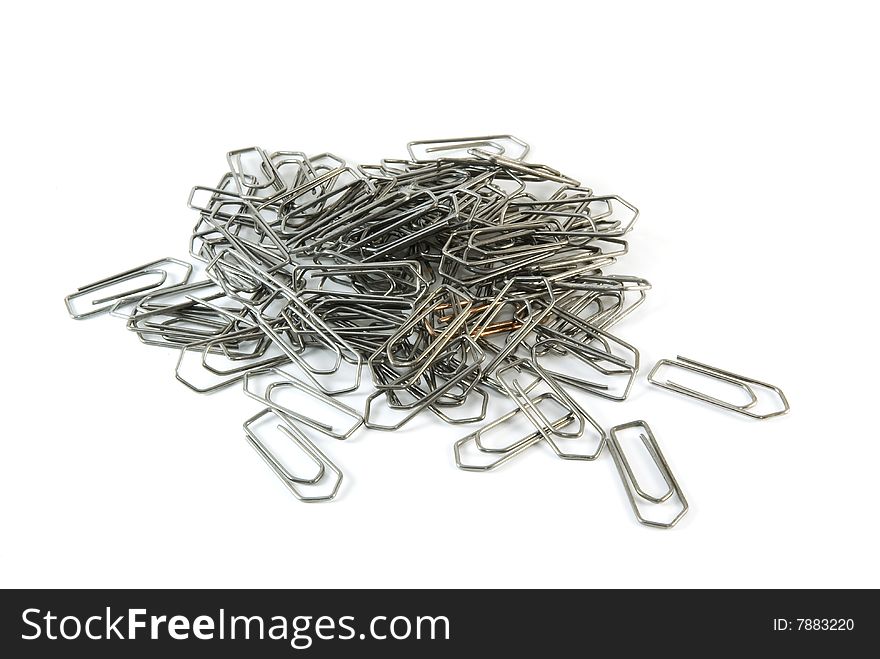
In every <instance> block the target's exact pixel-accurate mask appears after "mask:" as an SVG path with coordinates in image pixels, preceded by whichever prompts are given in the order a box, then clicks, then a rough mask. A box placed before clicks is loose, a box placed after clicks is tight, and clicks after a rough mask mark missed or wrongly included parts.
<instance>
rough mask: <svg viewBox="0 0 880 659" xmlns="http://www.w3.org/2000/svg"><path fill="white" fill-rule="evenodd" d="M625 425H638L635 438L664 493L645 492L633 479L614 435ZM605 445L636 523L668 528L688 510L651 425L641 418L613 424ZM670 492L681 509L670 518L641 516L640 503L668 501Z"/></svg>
mask: <svg viewBox="0 0 880 659" xmlns="http://www.w3.org/2000/svg"><path fill="white" fill-rule="evenodd" d="M628 428H640V429H641V430H642V431H643V432H641V433H639V438H640V439H641V440H642V443H643V444H644V446H645V449H646V450H647V451H648V453H649V455H650V456H651V459H652V460H653V462H654V464H655V465H656V467H657V470H658V471H659V472H660V476H661V477H662V478H663V480H664V481H665V482H666V485H667V490H666V492H665V493H663V494H662V495H660V496H654V495H652V494H648V493H647V492H645V490H644V489H643V488H642V487H641V485H640V484H639V481H638V480H637V479H636V476H635V474H634V473H633V470H632V467H631V466H630V463H629V460H628V459H627V457H626V454H625V453H624V452H623V449H622V448H621V445H620V439H619V437H618V435H619V433H620V432H621V431H623V430H626V429H628ZM608 448H609V449H610V451H611V457H612V458H614V466H615V467H617V473H618V474H620V480H621V481H622V482H623V487H624V490H626V496H627V498H628V499H629V503H630V505H631V506H632V509H633V512H634V513H635V515H636V519H638V520H639V523H640V524H644V525H645V526H652V527H655V528H659V529H671V528H672V527H673V526H675V525H676V524H678V521H679V520H680V519H681V518H682V517H684V514H685V513H686V512H687V511H688V502H687V499H685V497H684V493H683V492H682V491H681V487H679V485H678V481H676V480H675V476H673V475H672V471H671V470H670V469H669V464H668V463H667V462H666V458H664V457H663V453H662V452H661V451H660V446H659V445H658V444H657V440H656V439H655V438H654V433H652V432H651V428H650V427H649V426H648V424H647V423H645V422H644V421H630V422H629V423H624V424H622V425H619V426H614V427H613V428H612V429H611V431H610V436H609V438H608ZM673 495H675V497H676V498H677V499H678V501H679V503H680V506H681V509H680V510H679V512H678V513H677V514H676V515H675V516H674V517H673V518H672V519H671V520H670V521H668V522H662V521H656V520H652V519H648V518H647V517H645V516H644V515H642V512H641V509H640V508H639V505H640V503H641V504H642V505H646V504H651V505H660V504H663V503H666V502H667V501H670V500H671V499H672V497H673Z"/></svg>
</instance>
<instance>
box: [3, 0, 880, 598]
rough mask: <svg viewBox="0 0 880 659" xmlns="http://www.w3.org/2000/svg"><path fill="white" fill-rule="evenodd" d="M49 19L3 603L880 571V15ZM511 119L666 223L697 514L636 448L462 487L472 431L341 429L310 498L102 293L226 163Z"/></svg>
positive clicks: (588, 179)
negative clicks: (328, 483)
mask: <svg viewBox="0 0 880 659" xmlns="http://www.w3.org/2000/svg"><path fill="white" fill-rule="evenodd" d="M729 7H730V8H729V9H726V10H725V9H719V8H717V7H715V6H714V5H711V4H709V3H698V2H695V3H640V4H629V3H610V2H609V3H600V4H592V5H589V4H587V3H571V4H564V3H554V2H542V3H528V4H520V3H515V2H504V3H495V2H493V3H478V2H464V3H457V2H442V3H433V4H430V5H427V6H425V5H422V4H420V3H401V4H400V5H394V4H390V3H383V2H375V1H373V2H360V3H345V2H327V3H280V2H279V3H266V4H264V3H257V2H234V3H220V2H212V3H204V4H201V3H199V4H197V3H180V2H176V3H171V4H169V5H164V4H162V3H150V4H149V5H144V7H143V8H142V9H141V10H134V9H131V8H128V6H127V5H125V4H123V3H108V4H101V5H99V4H93V3H85V4H84V3H57V4H49V5H46V4H42V3H18V4H16V5H14V6H10V7H7V8H6V9H5V10H4V14H5V16H4V20H3V27H2V31H3V35H2V39H0V48H2V59H3V70H4V74H3V79H4V101H3V104H2V109H0V113H2V115H3V120H2V129H0V130H2V140H3V147H4V149H3V151H4V156H3V158H2V164H0V167H2V170H3V171H2V173H3V181H4V202H5V203H4V212H3V228H4V242H3V249H2V260H0V262H2V266H0V267H2V269H3V271H2V276H3V282H4V288H5V296H6V297H5V304H4V307H3V323H2V332H3V342H4V345H5V346H6V354H5V358H4V370H5V378H4V393H3V398H2V401H3V402H2V405H3V426H4V427H3V430H2V434H3V442H2V453H0V520H2V527H0V535H2V536H3V541H2V544H0V585H2V586H6V587H13V586H17V587H37V586H42V587H50V586H96V587H99V586H116V587H136V586H141V587H153V586H156V587H160V586H187V587H190V586H216V587H220V586H231V587H238V586H242V587H244V586H252V587H273V586H278V587H307V586H308V587H333V586H336V587H341V586H382V587H384V586H389V587H391V586H403V587H430V586H439V587H447V586H501V587H507V586H529V587H539V586H547V587H560V586H563V587H566V586H578V587H584V586H588V587H590V586H596V587H640V586H647V587H655V586H672V587H710V586H712V587H714V586H728V587H746V586H752V587H785V586H789V587H808V586H820V587H863V586H872V587H878V586H880V578H878V568H877V560H876V559H877V541H876V539H877V535H876V527H877V525H876V520H875V518H874V513H875V510H876V500H877V487H876V473H877V466H878V464H880V448H878V446H880V438H878V433H877V425H876V421H875V414H874V410H875V409H876V408H877V405H878V398H877V384H876V383H877V373H878V359H877V347H876V342H877V336H876V334H877V332H876V323H875V318H876V311H875V310H876V290H877V281H878V280H877V276H876V273H877V268H876V263H877V250H878V229H877V225H878V220H880V217H878V210H877V209H878V201H877V190H878V184H877V182H878V174H880V171H878V169H880V168H878V164H877V163H878V155H877V154H878V147H880V140H878V127H877V126H878V117H880V107H878V100H877V65H878V62H880V59H878V55H880V52H878V51H880V49H878V46H877V43H878V41H877V35H876V26H877V16H876V15H874V13H873V11H872V10H871V9H870V4H869V3H864V4H862V3H847V2H835V3H825V4H824V5H822V4H817V3H803V2H799V3H794V2H792V3H782V2H760V3H749V2H740V3H736V4H731V5H730V6H729ZM495 132H512V133H514V134H516V135H517V136H519V137H522V138H523V139H525V140H527V141H528V142H529V143H530V144H531V145H532V153H531V154H530V159H531V160H534V161H537V162H544V163H547V164H549V165H551V166H553V167H556V168H558V169H560V170H562V171H564V172H566V173H569V174H571V175H573V176H575V177H578V178H580V179H581V180H582V181H584V183H585V184H588V185H590V186H592V187H593V188H594V189H595V190H596V191H597V192H599V193H604V192H608V193H618V194H620V195H622V196H624V197H625V198H626V199H628V200H630V201H632V202H633V203H634V204H636V205H637V206H638V207H639V208H640V210H641V218H640V220H639V223H638V224H637V226H636V229H635V231H634V233H632V234H631V243H630V254H629V256H627V257H626V258H625V259H623V260H622V262H621V263H620V264H619V266H618V268H617V271H618V272H628V273H633V274H638V275H642V276H644V277H646V278H648V279H649V280H650V281H651V282H652V283H653V284H654V289H653V290H652V291H651V292H650V294H649V298H648V301H647V302H646V303H645V305H644V306H643V307H642V308H640V309H639V310H638V312H637V313H636V314H635V315H634V316H633V317H631V318H630V319H628V320H627V321H625V322H624V323H622V324H621V325H619V326H617V327H616V328H615V332H616V333H618V334H620V335H621V336H622V337H623V338H625V339H627V340H629V341H630V342H632V343H634V344H635V345H636V346H638V347H639V348H640V349H641V351H642V359H643V364H644V365H645V367H644V368H643V371H642V374H641V376H640V378H639V381H638V382H637V384H636V387H635V389H634V391H633V395H632V398H631V400H630V401H628V402H625V403H619V404H611V403H606V404H602V403H600V402H597V403H596V405H595V407H592V408H591V409H592V410H593V411H594V412H595V414H596V416H597V418H599V419H600V420H601V421H602V423H603V424H604V425H605V426H606V427H607V426H610V425H614V424H617V423H623V422H625V421H629V420H632V419H636V418H644V419H646V420H648V421H649V422H650V423H651V425H652V427H653V429H654V431H655V434H656V435H657V438H658V440H659V441H660V443H661V446H662V447H663V448H664V450H665V452H666V455H667V458H668V459H669V461H670V463H671V466H672V468H673V470H674V472H675V473H676V475H677V476H678V478H679V480H680V482H681V484H682V486H683V488H684V489H685V492H686V493H687V495H688V497H689V499H690V502H691V506H692V508H691V511H690V513H689V514H688V515H687V516H686V517H685V518H684V520H683V521H682V522H681V524H680V525H679V526H678V527H677V528H675V529H673V530H671V531H666V532H664V531H656V530H652V529H647V528H643V527H641V526H639V525H638V524H636V522H635V521H634V518H633V516H632V512H631V511H630V509H629V506H628V504H627V502H626V500H625V498H624V495H623V489H622V487H621V484H620V482H619V479H618V476H617V474H616V473H615V471H614V468H613V465H612V462H611V460H610V458H609V456H608V455H607V454H606V455H604V456H602V459H601V460H599V461H597V462H596V463H576V462H575V463H573V462H566V461H561V460H558V459H556V458H555V457H553V456H552V455H551V454H550V452H549V451H544V450H533V451H532V452H531V453H530V454H528V455H526V456H523V457H522V458H521V459H520V460H518V461H516V462H513V463H510V464H509V465H506V467H505V468H503V469H501V470H499V471H498V472H496V473H491V474H474V473H465V472H462V471H459V470H457V469H456V468H455V466H454V464H453V460H452V451H451V445H452V443H453V441H454V440H455V439H457V438H458V437H460V436H461V435H462V434H463V432H464V431H463V430H462V429H461V428H456V427H448V426H445V425H442V424H435V423H432V422H431V421H430V420H429V419H425V420H423V421H419V422H417V423H415V424H414V425H413V426H412V429H411V430H410V428H409V427H407V429H406V430H405V431H403V432H399V433H395V434H382V433H362V434H359V435H357V436H356V438H355V439H352V440H351V441H350V442H348V443H344V444H342V443H333V442H332V441H328V442H325V443H323V444H322V446H324V447H325V448H326V450H327V452H328V453H329V454H330V455H331V457H332V458H334V459H335V460H336V461H337V462H338V463H339V464H340V465H341V467H342V469H343V470H344V471H345V474H346V477H345V481H344V483H343V491H342V493H341V495H340V498H339V500H338V501H335V502H332V503H330V504H326V505H317V506H308V505H303V504H301V503H299V502H297V501H296V500H295V499H294V498H293V497H292V496H291V495H290V494H289V493H288V492H287V491H286V490H285V488H284V487H283V486H282V485H281V483H280V482H279V481H278V480H277V479H276V478H275V476H274V475H273V474H272V473H271V472H270V471H269V470H268V469H267V467H266V466H265V464H264V463H263V462H262V461H261V460H260V459H259V458H258V456H257V455H256V454H255V453H254V451H253V450H252V449H251V448H250V447H249V446H248V445H247V444H246V442H245V440H244V437H243V433H242V430H241V423H242V421H243V420H244V419H245V418H246V417H247V416H249V415H251V414H253V413H254V412H256V411H257V410H258V407H256V406H255V405H256V404H255V403H252V401H248V400H247V399H245V398H244V396H243V395H242V394H241V393H240V392H239V391H238V389H237V388H236V389H233V390H229V391H224V392H222V393H219V394H217V395H213V396H199V395H197V394H195V393H193V392H191V391H189V390H188V389H186V388H185V387H183V385H181V384H180V383H178V382H176V381H175V380H174V378H173V367H174V362H175V359H176V354H175V353H174V352H172V351H164V350H161V349H158V348H150V347H147V346H144V345H141V344H140V343H139V342H138V341H137V339H136V337H135V336H134V335H133V334H131V333H129V332H126V331H125V329H124V324H123V323H122V322H121V321H118V320H115V319H111V318H100V319H96V320H90V321H79V322H76V321H73V320H71V319H69V318H68V317H67V314H66V311H65V309H64V305H63V303H62V299H63V297H64V295H66V294H67V293H70V292H72V291H73V290H74V289H75V288H76V287H77V286H79V285H82V284H84V283H86V282H89V281H93V280H95V279H98V278H100V277H102V276H105V275H109V274H113V273H115V272H118V271H121V270H124V269H126V268H128V267H131V266H134V265H138V264H140V263H143V262H146V261H149V260H152V259H155V258H159V257H162V256H178V257H180V256H184V255H185V254H186V247H187V240H188V236H189V233H190V229H191V227H192V225H193V224H194V222H195V219H196V218H195V216H194V215H193V213H192V211H188V210H187V209H186V207H185V202H186V198H187V194H188V192H189V189H190V187H191V186H193V185H195V184H207V185H211V184H213V183H215V182H216V181H217V180H218V179H219V176H220V174H221V173H222V172H223V170H224V167H225V153H226V151H228V150H231V149H234V148H240V147H245V146H251V145H254V144H258V145H261V146H263V147H266V148H269V149H291V150H303V151H306V152H312V153H317V152H322V151H326V150H330V151H333V152H334V153H337V154H339V155H342V156H344V157H346V158H349V159H351V160H353V161H356V162H358V161H360V162H371V161H375V160H377V159H379V158H381V157H383V156H390V157H397V156H401V155H403V154H404V153H405V152H404V145H405V143H406V142H407V141H408V140H412V139H419V138H433V137H446V136H457V135H468V134H483V133H495ZM679 353H681V354H684V355H687V356H691V357H694V358H696V359H701V360H705V361H708V362H710V363H713V364H716V365H718V366H721V367H727V368H730V369H731V370H734V371H737V372H741V373H744V374H748V375H752V376H754V377H758V378H762V379H766V380H768V381H771V382H773V383H774V384H778V385H780V386H781V387H783V389H784V390H785V391H786V393H787V394H788V397H789V400H790V402H791V407H792V410H791V413H790V414H789V415H788V416H785V417H781V418H777V419H773V420H768V421H751V420H749V419H745V418H739V417H737V416H736V415H733V414H730V413H726V412H724V411H721V410H716V409H713V408H710V407H707V406H704V405H702V404H700V403H697V402H694V401H690V400H688V399H684V398H681V397H678V396H675V395H673V394H670V393H667V392H664V391H662V390H660V389H656V388H653V387H650V388H649V387H648V385H647V384H646V383H645V381H644V375H645V373H646V371H647V367H649V366H650V365H651V364H653V363H654V362H655V361H656V360H657V359H659V358H661V357H674V356H675V355H676V354H679Z"/></svg>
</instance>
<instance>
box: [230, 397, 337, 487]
mask: <svg viewBox="0 0 880 659" xmlns="http://www.w3.org/2000/svg"><path fill="white" fill-rule="evenodd" d="M267 415H270V416H274V417H275V420H276V421H278V422H279V423H278V424H277V426H276V428H277V430H279V431H280V432H281V433H282V434H284V435H285V436H286V437H287V438H288V439H290V440H291V441H292V442H293V443H294V445H296V446H297V447H298V448H299V449H300V450H301V451H302V452H303V453H305V454H306V456H308V457H309V458H310V460H311V461H312V462H314V463H315V465H316V466H317V472H316V474H315V475H314V476H312V477H311V478H308V477H303V476H297V475H295V474H293V473H291V472H290V471H289V470H288V469H287V467H285V466H284V464H283V463H282V462H281V460H280V459H279V458H278V456H276V455H275V453H274V452H272V451H271V450H270V449H269V447H267V446H266V444H265V442H264V441H263V439H261V438H260V436H259V434H258V433H257V432H256V431H255V430H254V429H253V426H254V425H255V424H256V423H257V422H258V421H260V420H261V419H263V417H265V416H267ZM243 427H244V431H245V435H246V438H247V440H248V443H249V444H250V445H251V446H253V447H254V450H256V451H257V453H259V455H260V457H261V458H263V460H265V461H266V464H268V465H269V467H270V468H271V469H272V471H273V472H274V473H275V475H276V476H278V478H279V479H280V480H281V482H283V483H284V485H285V486H287V489H288V490H290V492H291V493H292V494H293V495H294V496H295V497H296V498H297V499H299V500H300V501H303V502H305V503H319V502H322V501H330V500H332V499H333V498H334V497H335V496H336V494H337V493H338V492H339V486H340V485H341V484H342V472H341V471H340V470H339V468H338V467H337V466H336V465H335V464H333V462H331V460H330V458H328V457H327V456H326V455H325V454H324V452H323V451H321V449H319V448H318V447H317V446H315V444H314V443H312V441H311V440H310V439H309V438H308V437H306V436H305V435H304V434H303V432H302V431H301V430H299V428H297V427H296V426H295V425H293V424H292V423H291V422H290V421H289V420H288V419H285V418H284V417H283V416H282V415H281V414H279V413H278V412H276V411H275V410H274V409H272V408H269V407H267V408H266V409H264V410H262V411H261V412H258V413H257V414H255V415H254V416H252V417H251V418H250V419H248V420H247V421H245V422H244V425H243ZM328 483H329V484H330V486H329V488H328V487H327V484H328ZM312 487H316V488H317V487H320V488H322V489H324V490H328V491H325V492H324V493H323V494H308V489H309V488H312Z"/></svg>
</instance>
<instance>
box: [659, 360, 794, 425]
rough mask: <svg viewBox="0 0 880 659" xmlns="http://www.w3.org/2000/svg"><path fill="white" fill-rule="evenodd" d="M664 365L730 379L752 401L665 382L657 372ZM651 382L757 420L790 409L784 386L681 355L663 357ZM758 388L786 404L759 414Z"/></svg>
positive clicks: (783, 412) (723, 380) (722, 379)
mask: <svg viewBox="0 0 880 659" xmlns="http://www.w3.org/2000/svg"><path fill="white" fill-rule="evenodd" d="M664 366H669V367H673V368H681V369H684V370H687V371H692V372H694V373H698V374H700V375H705V376H706V377H709V378H713V379H715V380H720V381H721V382H727V383H730V384H733V385H736V386H738V387H740V388H742V389H743V390H744V391H745V392H746V394H747V395H748V396H749V399H750V400H749V402H748V403H745V404H742V405H737V404H735V403H730V402H727V401H724V400H721V399H719V398H715V397H714V396H709V395H708V394H704V393H702V392H699V391H696V390H695V389H691V388H689V387H685V386H682V385H680V384H676V383H675V382H672V381H671V380H666V381H665V382H663V381H661V380H658V379H657V378H656V374H657V371H658V370H660V369H661V368H662V367H664ZM648 382H650V383H651V384H656V385H657V386H658V387H663V388H664V389H669V390H670V391H674V392H676V393H679V394H683V395H685V396H690V397H691V398H696V399H697V400H702V401H705V402H707V403H711V404H712V405H717V406H718V407H723V408H724V409H727V410H732V411H734V412H739V413H740V414H744V415H746V416H748V417H751V418H753V419H769V418H771V417H774V416H780V415H782V414H785V413H786V412H788V410H789V406H788V399H786V397H785V394H784V393H782V389H780V388H779V387H776V386H774V385H772V384H768V383H766V382H761V381H760V380H755V379H753V378H749V377H746V376H744V375H737V374H736V373H731V372H730V371H724V370H722V369H720V368H716V367H714V366H709V365H708V364H702V363H700V362H697V361H694V360H693V359H688V358H686V357H682V356H681V355H679V356H678V358H677V360H672V359H661V360H660V361H658V362H657V363H656V364H655V365H654V368H653V369H651V372H650V373H649V374H648ZM754 387H758V388H762V389H766V390H770V391H772V392H774V393H775V394H776V395H777V396H778V397H779V402H780V403H781V404H782V407H781V408H780V409H778V410H775V411H773V412H764V413H759V412H755V411H753V410H752V409H751V408H753V407H754V406H755V405H757V403H758V399H759V397H758V395H757V394H756V392H755V390H754Z"/></svg>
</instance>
